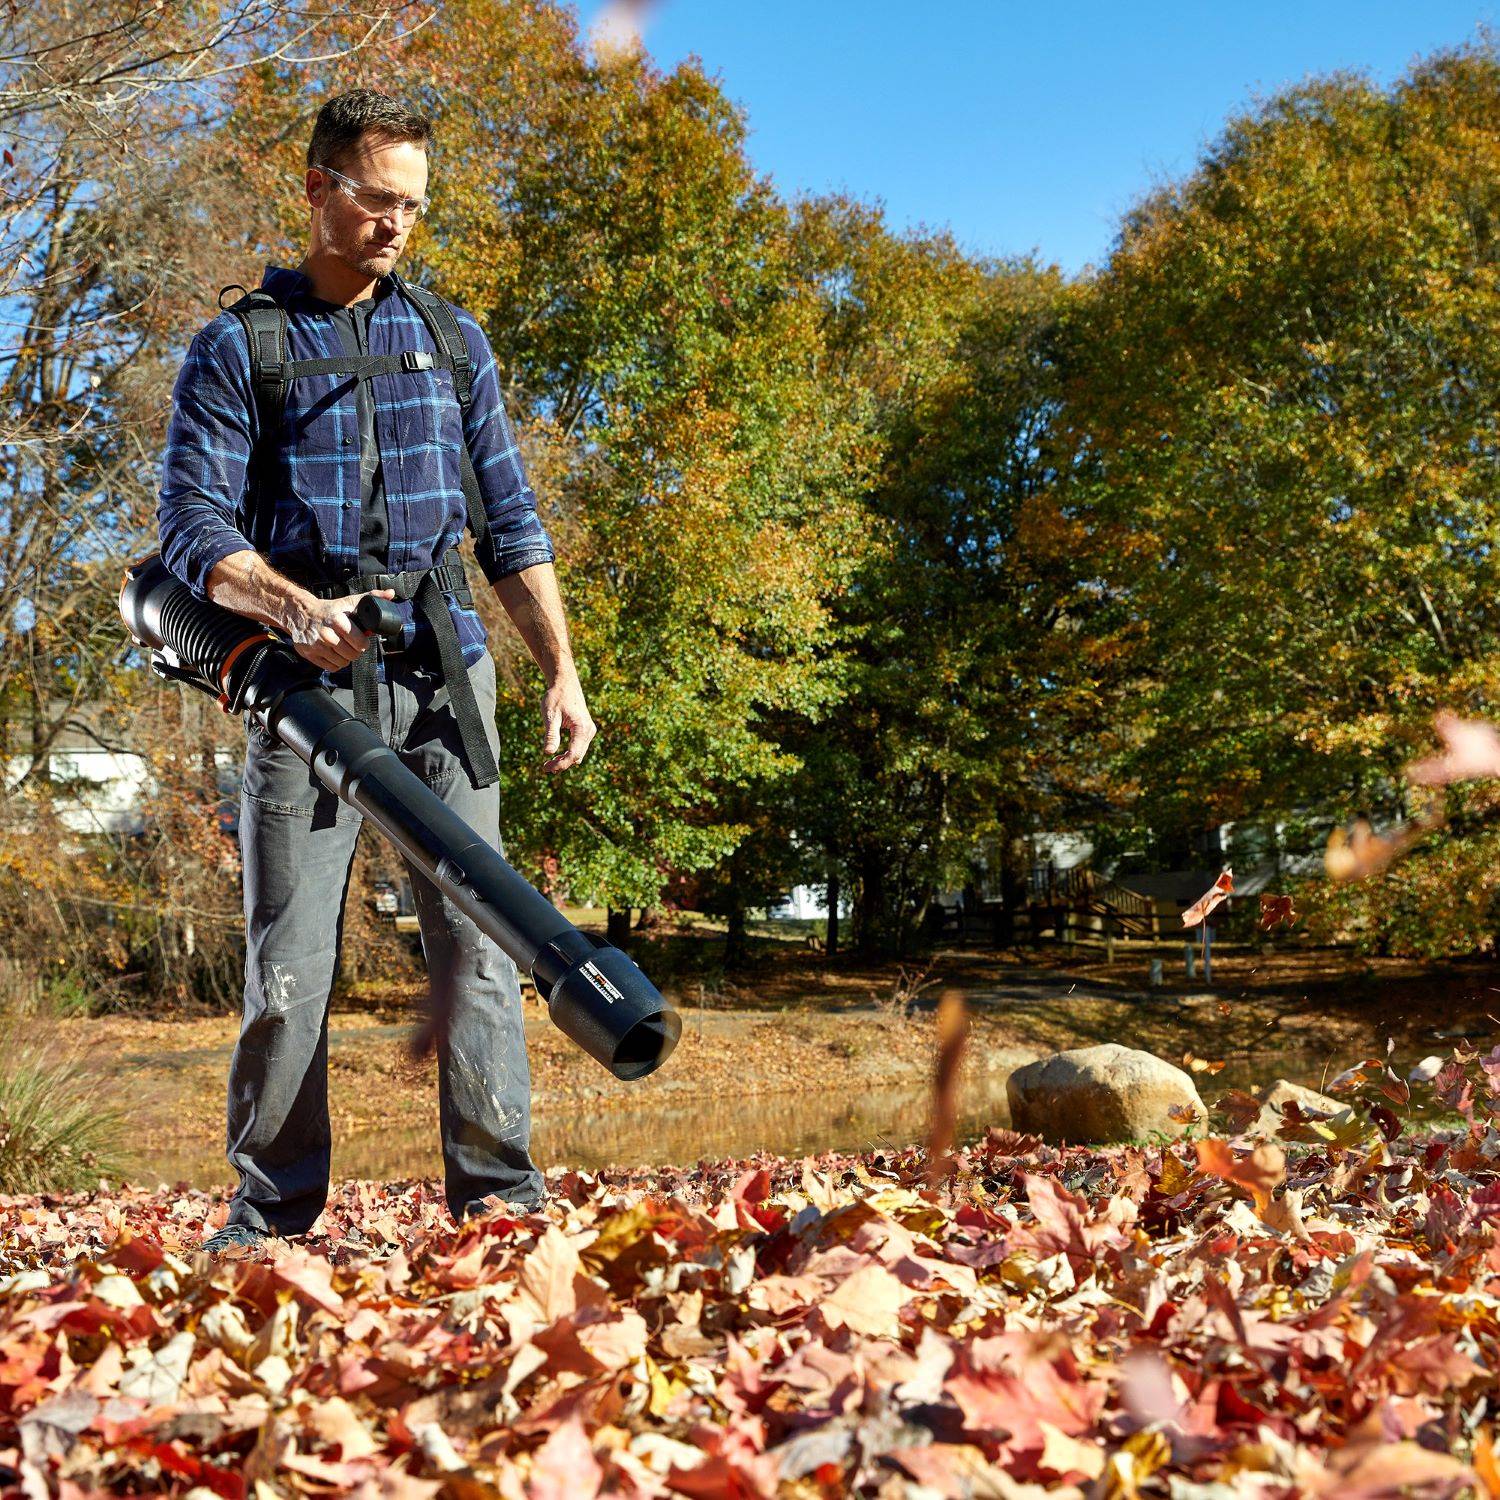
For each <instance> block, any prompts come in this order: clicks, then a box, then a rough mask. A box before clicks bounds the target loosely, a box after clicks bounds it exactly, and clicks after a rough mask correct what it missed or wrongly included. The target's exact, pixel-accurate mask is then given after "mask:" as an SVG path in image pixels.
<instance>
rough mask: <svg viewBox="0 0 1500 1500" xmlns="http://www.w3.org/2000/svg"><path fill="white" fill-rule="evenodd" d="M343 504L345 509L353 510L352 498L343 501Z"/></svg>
mask: <svg viewBox="0 0 1500 1500" xmlns="http://www.w3.org/2000/svg"><path fill="white" fill-rule="evenodd" d="M342 504H343V507H344V509H345V510H352V509H353V508H354V502H353V501H352V500H345V501H343V502H342Z"/></svg>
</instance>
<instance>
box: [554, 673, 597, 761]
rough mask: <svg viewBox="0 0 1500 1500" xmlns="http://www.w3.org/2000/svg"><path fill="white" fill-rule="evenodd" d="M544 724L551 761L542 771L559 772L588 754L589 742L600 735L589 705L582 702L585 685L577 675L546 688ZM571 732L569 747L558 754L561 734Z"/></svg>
mask: <svg viewBox="0 0 1500 1500" xmlns="http://www.w3.org/2000/svg"><path fill="white" fill-rule="evenodd" d="M542 723H543V725H544V726H545V728H546V731H547V742H546V744H545V746H544V747H543V748H544V750H545V752H546V754H547V755H549V756H550V757H551V759H550V760H546V761H543V762H542V769H543V770H544V771H550V772H553V773H556V772H558V771H566V770H567V769H568V767H569V766H576V765H577V764H578V762H579V761H581V760H582V759H583V757H584V756H585V755H587V754H588V748H589V742H590V741H591V740H592V739H593V738H594V736H595V735H596V734H597V733H598V729H597V727H596V726H595V724H594V720H593V717H592V716H591V715H590V713H589V709H588V704H587V703H585V702H584V701H583V684H582V683H581V682H579V680H578V674H577V673H576V672H570V673H568V674H567V675H566V676H564V677H560V678H558V680H557V681H556V682H554V683H553V684H552V686H551V687H549V688H548V689H547V692H546V695H545V696H544V697H543V698H542ZM564 729H566V730H567V731H568V748H567V749H566V750H564V751H563V752H562V753H561V754H558V753H557V751H558V746H559V745H561V744H562V731H563V730H564Z"/></svg>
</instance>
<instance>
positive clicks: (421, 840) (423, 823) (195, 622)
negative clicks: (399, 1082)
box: [120, 553, 682, 1080]
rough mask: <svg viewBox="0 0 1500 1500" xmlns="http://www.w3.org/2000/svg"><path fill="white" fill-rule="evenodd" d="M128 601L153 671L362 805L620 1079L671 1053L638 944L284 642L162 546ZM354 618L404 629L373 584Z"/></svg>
mask: <svg viewBox="0 0 1500 1500" xmlns="http://www.w3.org/2000/svg"><path fill="white" fill-rule="evenodd" d="M120 613H121V614H122V615H123V616H124V619H125V624H126V626H127V627H128V628H129V630H130V634H131V638H132V639H133V640H134V641H135V643H136V644H137V645H138V646H142V647H147V648H149V649H150V651H151V653H152V661H151V664H152V669H153V670H154V671H155V672H156V673H157V675H158V676H161V677H164V678H168V679H170V680H173V681H178V682H185V683H188V684H189V685H190V686H192V687H195V688H198V689H199V690H200V691H203V692H206V693H208V694H209V695H210V696H211V697H213V698H215V699H217V700H218V703H219V705H220V707H221V708H223V710H224V711H225V712H226V713H232V714H238V713H242V712H247V711H248V712H249V713H250V714H251V715H252V716H253V717H254V718H255V720H256V721H257V722H258V723H259V724H261V725H262V726H263V727H264V728H265V729H266V731H267V732H268V733H270V734H271V735H273V736H275V738H276V739H278V740H280V742H281V743H282V744H284V745H287V746H288V747H290V749H291V750H292V751H293V752H294V753H295V754H296V755H297V756H299V757H300V758H301V759H302V760H304V761H306V762H307V764H308V766H309V767H311V769H312V772H313V774H314V775H315V776H316V777H317V779H318V780H319V781H320V782H321V783H322V784H323V785H324V786H326V787H327V788H328V789H329V790H330V791H332V792H333V793H335V794H336V795H337V796H339V797H341V798H342V799H343V800H344V801H345V802H347V803H349V804H350V805H351V806H353V807H356V808H358V809H359V810H360V812H362V813H363V814H364V815H365V817H367V818H368V819H369V820H370V821H371V822H372V823H374V824H375V826H376V827H377V828H378V829H380V831H381V832H382V833H383V834H385V836H386V837H387V838H388V839H390V841H391V842H392V843H393V844H395V846H396V847H397V848H398V849H399V850H400V851H401V852H402V853H403V854H404V855H406V857H407V858H408V859H410V860H411V862H412V863H413V865H415V866H416V867H417V868H418V869H420V870H421V871H422V872H423V874H425V875H426V876H427V877H428V878H429V879H430V880H431V881H432V882H433V884H434V885H436V886H437V887H438V888H439V889H440V890H441V891H442V892H443V894H444V895H446V896H447V897H448V899H449V900H450V901H452V902H453V904H454V905H455V906H457V907H458V909H459V910H460V911H462V912H463V913H464V914H465V915H466V916H467V917H468V918H469V919H470V920H471V921H472V922H473V923H474V925H475V926H476V927H478V928H479V929H480V931H481V932H483V933H485V934H486V935H487V936H489V937H491V938H493V939H494V941H495V942H496V943H497V944H498V945H499V947H500V948H502V949H503V950H504V951H505V952H506V953H508V954H509V955H510V957H511V958H512V959H513V960H514V961H515V962H516V964H517V965H519V966H520V967H521V968H522V969H524V970H526V971H527V972H528V973H529V974H530V975H531V977H532V979H533V980H534V982H535V983H536V987H537V993H538V994H540V995H542V996H543V997H544V998H545V999H546V1002H547V1008H548V1011H549V1013H550V1014H551V1016H552V1019H553V1021H554V1022H555V1023H556V1025H557V1026H558V1027H559V1028H560V1029H561V1030H562V1031H563V1032H565V1033H566V1034H567V1035H568V1036H569V1037H571V1038H572V1039H573V1041H575V1042H576V1043H577V1044H578V1045H579V1046H580V1047H582V1048H583V1050H584V1051H585V1052H587V1053H588V1054H589V1056H590V1057H592V1058H595V1059H596V1060H597V1061H598V1062H600V1063H602V1064H603V1065H604V1066H605V1067H606V1068H608V1069H609V1071H610V1072H611V1073H613V1074H614V1076H615V1077H616V1078H620V1079H626V1080H629V1079H635V1078H644V1077H645V1076H646V1075H647V1074H648V1073H651V1072H653V1071H654V1070H655V1069H656V1068H658V1067H660V1066H661V1064H662V1063H663V1062H665V1061H666V1059H667V1058H668V1057H669V1056H670V1055H671V1052H672V1049H673V1048H674V1047H675V1046H676V1045H677V1042H678V1039H679V1038H680V1036H681V1035H682V1018H681V1017H680V1016H679V1015H678V1013H677V1012H676V1011H675V1010H673V1009H672V1007H671V1006H670V1005H669V1004H668V1003H667V1001H666V999H665V998H664V997H663V996H662V995H661V993H660V992H659V991H658V990H657V988H656V986H655V985H653V984H652V983H651V981H650V980H649V979H647V978H646V976H645V975H644V974H643V973H642V972H641V971H640V969H638V968H637V967H636V965H635V963H634V962H633V961H632V960H631V959H630V957H629V956H628V955H627V954H625V953H623V952H621V950H620V949H618V948H616V947H615V946H614V945H613V944H610V943H605V942H602V941H600V940H598V939H595V938H592V937H590V936H589V935H588V934H587V933H584V932H581V931H580V930H579V929H578V928H577V927H575V926H574V925H573V924H572V923H571V922H569V921H568V920H567V918H566V917H564V916H563V915H562V913H561V912H560V911H558V909H557V908H556V907H555V906H553V904H552V903H551V902H550V901H548V900H547V898H546V897H545V896H543V895H542V893H541V892H540V891H538V890H537V889H536V888H535V887H534V886H532V885H531V884H530V882H529V881H527V880H525V879H524V878H523V877H522V876H521V875H519V874H517V872H516V871H515V870H514V869H513V868H512V867H511V866H510V864H508V863H507V862H506V860H504V859H503V858H502V857H501V856H500V854H499V853H498V852H497V851H496V850H495V849H492V848H491V847H490V846H489V845H488V844H486V843H485V842H484V840H483V839H481V838H480V837H479V835H478V834H477V833H475V831H474V830H473V829H472V828H470V827H469V825H468V824H467V823H465V822H464V821H463V819H461V818H459V817H458V816H457V815H456V814H455V813H453V812H452V811H451V810H450V809H449V808H448V807H447V805H446V804H445V803H444V802H443V800H442V799H441V798H440V797H439V796H437V794H436V793H435V792H433V791H432V790H431V788H429V787H428V786H427V784H426V783H425V782H423V781H422V780H421V778H420V777H418V776H416V775H415V774H414V773H413V772H411V771H409V770H408V769H407V768H406V767H405V766H404V765H403V764H402V763H401V758H400V757H399V756H398V755H397V754H396V752H395V751H394V750H392V749H391V748H390V746H388V745H387V744H386V743H385V742H384V741H383V740H382V739H381V738H380V736H379V735H378V734H376V733H375V732H374V731H372V730H371V729H370V728H368V727H367V726H366V725H364V724H362V723H361V722H360V721H359V720H358V719H356V718H355V717H354V716H353V715H352V714H351V713H349V712H348V710H346V709H345V708H343V707H342V706H341V705H340V704H339V703H338V702H337V700H336V699H335V698H334V697H333V695H332V694H331V693H329V692H328V691H327V689H326V688H324V687H323V686H322V679H321V674H320V672H319V669H318V668H317V667H315V666H314V665H313V664H312V663H311V662H309V661H306V660H305V659H304V658H302V657H301V656H299V655H298V654H297V653H296V651H295V650H294V649H293V648H292V646H291V645H290V644H289V643H288V642H286V641H284V640H281V639H280V638H279V637H277V636H274V635H272V634H271V633H270V632H269V631H267V629H266V628H265V626H263V625H261V624H259V623H258V622H257V621H255V620H251V619H249V618H247V617H246V616H244V615H237V614H235V613H234V612H233V611H231V610H227V609H224V608H222V607H221V606H220V605H217V604H213V603H211V602H207V601H203V600H199V599H197V598H195V597H194V596H193V594H192V592H191V591H190V590H189V589H188V588H187V586H186V585H185V584H183V583H182V582H181V581H180V580H179V579H177V578H176V577H175V576H174V575H173V574H172V573H170V572H169V571H168V570H167V567H166V565H165V564H164V563H163V562H162V560H161V558H160V557H159V556H157V555H156V554H154V553H153V554H152V555H151V556H149V557H145V558H142V559H141V560H140V561H139V562H136V563H132V564H131V566H130V567H129V568H128V569H127V570H126V574H125V585H124V588H123V589H122V590H121V593H120ZM355 620H356V621H357V623H358V624H359V625H360V627H361V628H362V629H365V630H370V631H373V632H377V633H380V634H387V633H390V632H391V631H392V630H393V629H399V628H400V616H399V613H398V612H397V611H396V610H395V609H394V607H392V606H391V605H389V604H388V603H387V601H385V600H383V599H377V598H375V597H374V596H373V595H370V596H367V597H366V598H364V599H362V600H361V601H360V604H359V606H358V608H357V610H356V612H355Z"/></svg>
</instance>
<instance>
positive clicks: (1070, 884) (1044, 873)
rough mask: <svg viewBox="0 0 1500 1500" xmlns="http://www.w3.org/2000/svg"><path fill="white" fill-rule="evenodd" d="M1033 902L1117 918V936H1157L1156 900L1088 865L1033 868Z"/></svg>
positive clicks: (1115, 927) (1086, 913)
mask: <svg viewBox="0 0 1500 1500" xmlns="http://www.w3.org/2000/svg"><path fill="white" fill-rule="evenodd" d="M1031 903H1032V905H1033V906H1047V907H1061V908H1066V909H1067V910H1070V911H1075V912H1079V913H1081V914H1084V915H1088V916H1096V917H1103V918H1106V919H1108V920H1110V921H1112V922H1113V924H1114V931H1115V935H1116V936H1117V937H1139V938H1154V937H1156V936H1157V915H1156V903H1155V902H1153V901H1152V900H1151V899H1150V898H1149V897H1147V896H1142V895H1140V894H1139V893H1138V892H1136V891H1132V890H1129V889H1127V888H1126V887H1125V886H1123V885H1120V884H1119V883H1118V882H1117V881H1114V880H1111V879H1110V878H1109V877H1108V876H1107V875H1100V874H1099V873H1098V872H1097V871H1096V870H1092V869H1090V868H1089V867H1088V866H1087V865H1075V866H1074V867H1073V868H1072V869H1071V870H1057V869H1054V868H1052V867H1051V866H1050V865H1049V866H1047V867H1045V868H1043V869H1036V870H1033V871H1032V872H1031Z"/></svg>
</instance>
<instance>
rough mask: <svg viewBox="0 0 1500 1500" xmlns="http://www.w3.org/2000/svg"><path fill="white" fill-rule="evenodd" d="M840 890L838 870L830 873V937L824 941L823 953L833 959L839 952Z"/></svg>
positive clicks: (832, 870)
mask: <svg viewBox="0 0 1500 1500" xmlns="http://www.w3.org/2000/svg"><path fill="white" fill-rule="evenodd" d="M842 894H843V892H842V891H841V889H840V882H839V872H838V870H837V869H830V870H829V871H828V935H827V937H826V938H825V939H824V940H823V952H824V953H825V954H826V955H827V956H828V957H829V958H832V957H833V955H834V954H835V953H837V952H838V951H839V898H840V896H841V895H842Z"/></svg>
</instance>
